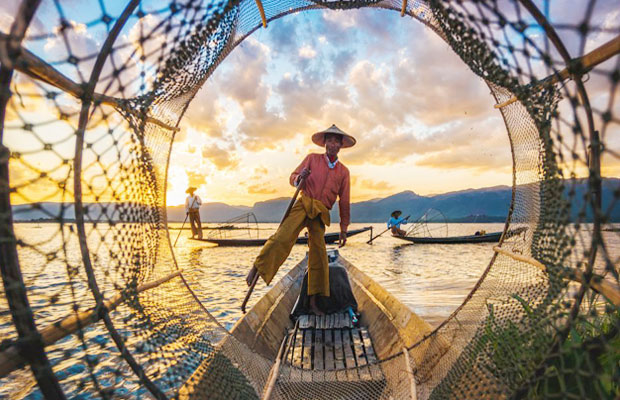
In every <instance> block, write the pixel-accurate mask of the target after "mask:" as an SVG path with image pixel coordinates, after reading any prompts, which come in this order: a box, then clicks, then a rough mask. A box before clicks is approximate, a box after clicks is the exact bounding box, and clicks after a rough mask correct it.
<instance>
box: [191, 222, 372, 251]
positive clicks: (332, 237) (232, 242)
mask: <svg viewBox="0 0 620 400" xmlns="http://www.w3.org/2000/svg"><path fill="white" fill-rule="evenodd" d="M370 229H371V227H370V226H366V227H364V228H361V229H354V230H351V231H348V232H347V237H348V238H349V237H351V236H355V235H358V234H360V233H363V232H366V231H369V230H370ZM339 238H340V233H339V232H331V233H326V234H325V243H326V244H333V243H336V242H337V241H338V239H339ZM193 240H199V241H201V242H208V243H214V244H217V245H219V246H234V247H242V246H262V245H264V244H265V243H266V242H267V238H264V239H241V238H240V239H217V238H203V239H193ZM295 243H296V244H307V243H308V238H307V237H306V236H300V237H298V238H297V241H295Z"/></svg>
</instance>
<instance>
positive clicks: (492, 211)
mask: <svg viewBox="0 0 620 400" xmlns="http://www.w3.org/2000/svg"><path fill="white" fill-rule="evenodd" d="M523 188H524V187H523ZM619 188H620V179H618V178H605V179H604V180H603V209H604V210H607V209H608V208H609V205H610V204H612V203H613V201H614V199H613V196H614V191H617V190H619ZM573 189H574V191H575V199H579V201H577V202H575V203H574V204H573V207H572V210H571V215H572V217H573V218H575V217H576V216H577V214H578V212H579V210H580V208H581V204H582V202H583V198H584V194H585V193H586V184H585V183H583V182H581V183H578V184H576V185H575V187H574V188H573ZM511 197H512V189H511V188H510V187H508V186H494V187H488V188H482V189H468V190H461V191H458V192H450V193H444V194H438V195H434V196H420V195H418V194H416V193H414V192H412V191H409V190H407V191H404V192H401V193H397V194H394V195H391V196H388V197H385V198H380V199H373V200H368V201H362V202H359V203H352V204H351V219H352V221H353V222H383V221H386V220H387V219H388V218H389V215H390V213H391V212H392V211H393V210H401V211H402V212H403V215H411V217H412V220H415V219H417V218H419V217H420V216H422V215H423V214H424V213H425V212H426V211H427V210H428V209H429V208H433V209H436V210H439V211H441V213H442V214H443V215H444V216H445V217H446V220H447V221H448V222H504V221H505V220H506V216H507V215H508V208H509V206H510V199H511ZM289 201H290V198H286V197H280V198H277V199H272V200H267V201H261V202H258V203H255V204H254V205H253V206H252V207H248V206H231V205H228V204H225V203H205V204H203V205H202V207H201V209H200V215H201V219H202V220H203V221H205V222H226V221H228V220H230V219H233V218H235V217H237V216H239V215H241V214H245V213H250V212H251V213H254V215H255V216H256V218H257V220H258V221H259V222H279V221H280V219H281V218H282V215H283V214H284V211H285V210H286V207H287V205H288V203H289ZM86 206H87V207H88V208H89V214H90V216H91V218H92V219H93V220H96V219H99V216H100V215H102V214H106V215H108V216H109V219H112V220H116V219H119V218H118V216H120V215H121V213H123V211H124V210H123V208H124V207H120V208H119V207H115V206H114V205H113V204H109V203H99V204H97V205H86ZM61 207H64V211H63V216H64V218H65V220H71V219H73V218H74V216H75V214H74V211H73V206H72V205H71V204H64V205H63V204H62V203H39V204H38V208H34V207H32V205H17V206H13V217H14V220H15V221H31V220H40V219H48V218H50V217H53V216H57V215H59V213H60V210H61ZM127 211H128V212H130V210H129V208H128V209H127ZM133 211H134V212H133V213H132V215H134V216H137V214H141V213H147V214H148V210H146V209H144V210H140V211H141V212H136V210H135V208H134V210H133ZM167 211H168V220H169V221H171V222H179V221H183V219H184V218H185V209H184V207H183V206H174V207H168V209H167ZM331 217H332V221H333V222H338V221H339V220H340V218H339V215H338V205H337V204H335V205H334V208H333V209H332V212H331ZM610 217H611V220H610V221H609V222H620V204H616V205H615V206H614V207H613V210H612V212H611V216H610ZM587 218H588V219H591V216H590V215H587ZM132 220H133V218H132Z"/></svg>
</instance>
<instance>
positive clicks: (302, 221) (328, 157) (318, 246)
mask: <svg viewBox="0 0 620 400" xmlns="http://www.w3.org/2000/svg"><path fill="white" fill-rule="evenodd" d="M312 142H314V143H315V144H316V145H318V146H321V147H325V153H324V154H317V153H311V154H308V155H307V156H306V158H305V159H304V160H303V161H302V162H301V164H300V165H299V166H298V167H297V168H296V169H295V171H293V173H292V174H291V176H290V183H291V185H293V186H295V187H297V185H299V183H300V181H301V179H303V178H305V182H304V183H303V186H302V188H301V189H302V191H301V198H300V199H299V200H297V202H296V203H295V205H294V206H293V208H292V209H291V212H290V213H289V215H288V216H287V217H286V218H285V219H284V221H282V224H280V227H279V228H278V230H277V231H276V233H275V234H273V235H272V236H271V237H270V238H269V240H267V243H265V245H264V246H263V248H262V249H261V251H260V254H259V255H258V257H257V258H256V260H255V261H254V266H253V267H252V269H251V270H250V272H249V273H248V276H247V278H246V280H247V283H248V286H250V285H251V284H252V281H253V280H254V276H255V275H256V273H258V274H259V275H260V276H261V277H262V278H263V280H264V281H265V283H266V284H267V285H268V284H269V283H270V282H271V280H272V279H273V277H274V276H275V274H276V272H277V271H278V269H279V268H280V266H281V265H282V264H283V263H284V261H285V260H286V258H287V257H288V255H289V254H290V252H291V249H292V248H293V244H295V240H296V239H297V236H298V235H299V233H300V232H301V230H302V229H303V228H304V227H306V228H307V229H308V246H309V250H308V296H309V298H310V301H309V306H310V309H311V310H312V312H313V313H314V314H316V315H322V314H323V312H322V311H321V310H319V309H318V308H317V306H316V299H317V296H329V295H330V293H329V263H328V260H327V249H326V248H325V237H324V235H325V226H329V224H330V217H329V210H330V209H331V208H332V206H333V205H334V202H335V201H336V197H338V198H339V201H338V205H339V209H340V240H339V247H342V246H344V245H345V243H346V242H347V227H348V226H349V222H350V200H349V198H350V179H349V170H348V169H347V167H345V166H344V165H343V164H342V163H341V162H340V160H339V159H338V152H339V151H340V149H341V148H347V147H352V146H353V145H355V138H353V136H350V135H348V134H346V133H344V132H343V131H341V130H340V129H338V127H336V125H332V126H331V127H329V128H328V129H326V130H324V131H321V132H317V133H315V134H314V135H312Z"/></svg>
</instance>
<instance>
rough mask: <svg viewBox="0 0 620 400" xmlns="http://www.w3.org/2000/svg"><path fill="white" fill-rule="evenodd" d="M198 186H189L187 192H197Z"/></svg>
mask: <svg viewBox="0 0 620 400" xmlns="http://www.w3.org/2000/svg"><path fill="white" fill-rule="evenodd" d="M195 191H196V188H195V187H193V186H192V187H188V188H187V190H186V191H185V193H191V192H195Z"/></svg>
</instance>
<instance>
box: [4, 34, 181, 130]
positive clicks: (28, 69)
mask: <svg viewBox="0 0 620 400" xmlns="http://www.w3.org/2000/svg"><path fill="white" fill-rule="evenodd" d="M8 42H9V36H8V35H6V34H4V33H0V63H2V64H5V65H10V66H11V67H13V68H14V69H15V70H17V71H19V72H22V73H24V74H26V75H28V76H30V77H32V78H34V79H37V80H40V81H42V82H45V83H47V84H49V85H51V86H54V87H56V88H58V89H60V90H62V91H63V92H65V93H69V94H70V95H72V96H73V97H75V98H78V99H81V98H82V97H83V96H84V88H83V86H81V85H78V84H77V83H75V82H74V81H72V80H71V79H69V78H68V77H67V76H65V75H64V74H62V73H61V72H59V71H58V70H57V69H55V68H54V67H52V66H51V65H49V64H48V63H46V62H45V61H43V60H42V59H41V58H39V57H38V56H36V55H35V54H33V53H31V52H30V51H28V50H27V49H25V48H23V47H22V48H21V49H20V52H19V56H18V57H17V58H16V59H15V60H11V58H10V57H9V56H8V52H7V43H8ZM93 100H94V101H95V102H96V103H99V104H106V105H109V106H112V107H114V108H115V109H117V110H119V111H123V112H126V113H129V114H131V115H133V116H135V117H137V118H139V119H144V120H145V121H146V122H148V123H151V124H155V125H157V126H159V127H162V128H164V129H167V130H170V131H174V132H177V131H179V130H180V129H179V128H178V127H175V126H171V125H168V124H166V123H165V122H163V121H160V120H158V119H157V118H153V117H149V116H146V115H140V114H139V113H138V112H136V111H135V110H133V109H131V108H128V107H127V106H125V105H124V104H123V103H122V102H121V100H120V99H118V98H116V97H112V96H107V95H104V94H101V93H93Z"/></svg>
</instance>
